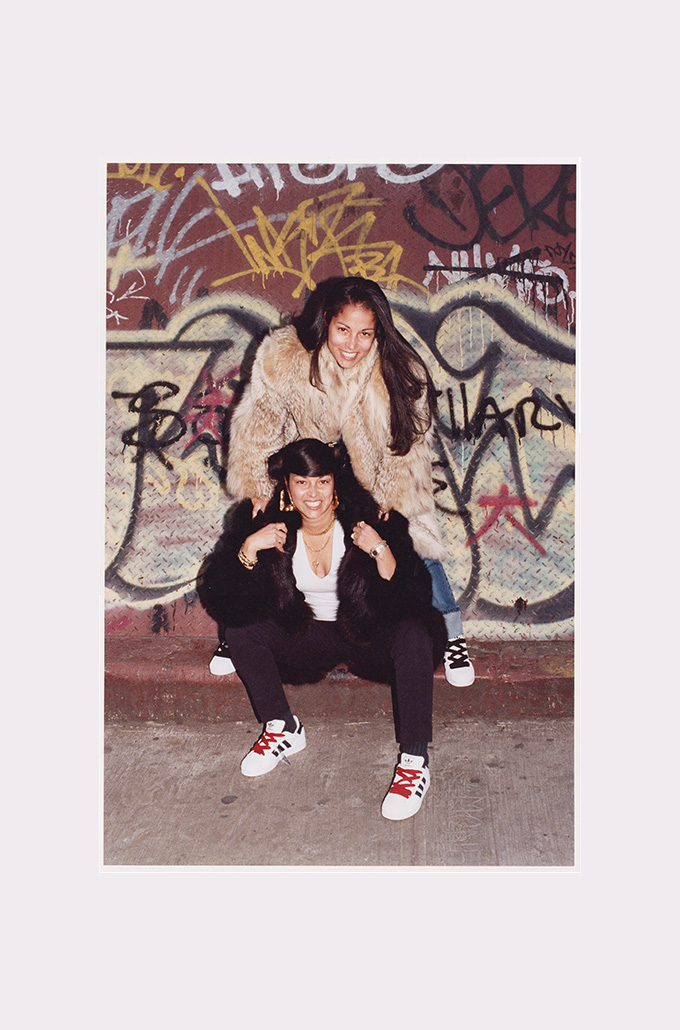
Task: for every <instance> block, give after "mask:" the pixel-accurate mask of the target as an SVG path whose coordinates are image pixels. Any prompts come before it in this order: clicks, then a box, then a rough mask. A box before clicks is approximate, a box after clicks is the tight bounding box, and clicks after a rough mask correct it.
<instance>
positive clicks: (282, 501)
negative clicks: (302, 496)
mask: <svg viewBox="0 0 680 1030" xmlns="http://www.w3.org/2000/svg"><path fill="white" fill-rule="evenodd" d="M279 511H295V505H294V504H293V502H292V501H291V500H290V498H289V497H288V494H287V491H286V488H285V486H283V487H281V496H280V497H279Z"/></svg>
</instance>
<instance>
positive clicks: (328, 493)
mask: <svg viewBox="0 0 680 1030" xmlns="http://www.w3.org/2000/svg"><path fill="white" fill-rule="evenodd" d="M334 486H335V481H334V479H333V476H332V475H330V474H329V475H327V476H296V475H295V474H292V475H290V476H289V477H288V492H289V493H290V499H291V501H292V502H293V504H294V505H295V507H296V508H297V510H298V511H299V512H300V514H301V515H302V517H303V518H305V519H309V520H310V521H316V520H317V519H321V520H323V517H324V515H327V514H328V512H329V511H330V509H331V506H332V504H333V488H334Z"/></svg>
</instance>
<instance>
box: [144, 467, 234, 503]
mask: <svg viewBox="0 0 680 1030" xmlns="http://www.w3.org/2000/svg"><path fill="white" fill-rule="evenodd" d="M172 463H173V468H174V470H175V471H177V470H178V471H179V482H178V483H177V484H176V485H175V487H174V495H175V498H176V500H177V502H178V504H179V505H180V506H181V507H182V508H184V509H185V511H202V510H210V509H213V508H216V507H217V506H218V504H219V503H220V499H221V495H220V485H219V483H217V482H216V481H215V480H214V479H211V478H210V475H209V474H208V473H206V472H204V471H203V470H202V469H197V468H194V467H192V465H191V460H190V459H188V460H187V459H183V458H173V459H172ZM144 482H145V483H146V485H147V486H149V487H151V488H152V489H153V490H155V492H156V493H157V494H159V496H161V497H167V495H168V494H169V493H170V492H171V490H172V489H173V486H172V483H171V482H170V478H169V476H168V474H167V472H166V471H165V470H164V469H161V468H159V469H158V470H157V473H156V474H154V473H152V472H150V471H145V473H144ZM187 487H189V491H187ZM187 492H188V493H189V494H191V493H193V500H192V499H191V498H190V497H189V496H187Z"/></svg>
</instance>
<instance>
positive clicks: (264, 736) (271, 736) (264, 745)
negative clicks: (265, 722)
mask: <svg viewBox="0 0 680 1030" xmlns="http://www.w3.org/2000/svg"><path fill="white" fill-rule="evenodd" d="M283 736H284V734H283V733H270V731H269V730H265V731H264V733H261V734H260V736H259V737H258V738H257V740H256V741H255V743H254V744H253V746H252V748H251V751H254V752H255V754H257V755H263V754H264V753H265V751H268V750H269V748H270V747H273V746H274V744H276V742H277V740H281V739H282V737H283Z"/></svg>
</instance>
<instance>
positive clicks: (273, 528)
mask: <svg viewBox="0 0 680 1030" xmlns="http://www.w3.org/2000/svg"><path fill="white" fill-rule="evenodd" d="M287 535H288V529H287V528H286V524H285V522H270V523H269V525H268V526H263V527H262V529H258V531H257V533H251V535H250V536H247V537H246V538H245V540H244V541H243V546H242V547H241V550H242V551H243V553H244V554H245V556H246V558H249V559H250V561H255V560H256V558H257V555H258V552H259V551H266V550H268V549H269V548H271V547H275V548H276V550H277V551H283V545H284V544H285V542H286V537H287Z"/></svg>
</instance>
